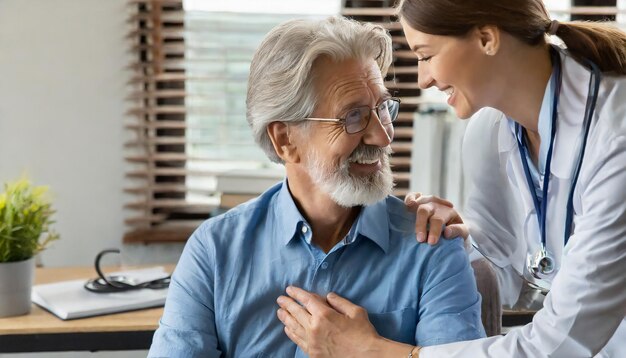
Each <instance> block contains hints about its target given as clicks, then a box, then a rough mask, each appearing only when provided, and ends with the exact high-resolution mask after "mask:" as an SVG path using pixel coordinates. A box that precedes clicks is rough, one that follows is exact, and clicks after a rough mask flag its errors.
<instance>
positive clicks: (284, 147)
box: [267, 122, 300, 163]
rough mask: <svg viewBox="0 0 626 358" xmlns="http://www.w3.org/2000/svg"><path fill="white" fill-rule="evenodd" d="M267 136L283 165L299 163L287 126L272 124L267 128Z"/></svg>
mask: <svg viewBox="0 0 626 358" xmlns="http://www.w3.org/2000/svg"><path fill="white" fill-rule="evenodd" d="M267 134H268V135H269V137H270V140H271V141H272V145H273V146H274V151H276V154H277V155H278V156H279V157H280V158H281V159H282V160H283V161H284V162H285V163H298V162H300V154H299V153H298V147H297V146H296V145H295V144H294V143H293V142H292V140H291V135H290V133H289V125H288V124H287V123H285V122H272V123H270V124H269V125H268V126H267Z"/></svg>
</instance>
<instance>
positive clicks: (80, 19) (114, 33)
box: [0, 0, 180, 266]
mask: <svg viewBox="0 0 626 358" xmlns="http://www.w3.org/2000/svg"><path fill="white" fill-rule="evenodd" d="M126 3H127V2H126V0H106V1H101V0H2V1H0V182H5V181H7V180H12V179H15V178H17V177H19V176H20V175H21V174H22V173H26V174H28V176H29V177H30V178H31V179H32V180H33V181H34V182H35V183H36V184H46V185H49V186H50V187H51V191H52V193H53V195H54V207H55V208H56V210H57V214H56V216H55V218H56V221H57V223H56V225H55V228H56V230H57V231H58V232H60V234H61V236H62V239H61V240H60V241H58V242H56V243H55V244H54V245H53V247H51V248H50V249H48V250H46V251H45V252H44V253H43V254H42V255H41V256H42V257H41V259H42V262H43V264H44V265H46V266H69V265H89V264H91V263H92V262H93V258H94V256H95V254H96V253H97V252H98V251H99V250H101V249H103V248H108V247H120V246H121V238H122V236H123V234H124V230H125V227H124V223H123V219H124V211H123V205H124V203H125V202H127V201H128V197H126V195H124V193H123V190H122V189H123V186H124V169H125V163H124V160H123V154H124V153H123V150H124V142H125V141H126V140H127V139H128V138H129V134H128V133H126V132H125V130H124V126H123V125H124V122H125V121H128V118H127V117H126V116H125V112H126V110H127V109H128V106H127V104H128V103H126V102H125V99H124V98H125V96H126V95H127V94H128V93H129V90H128V87H127V81H128V79H129V78H130V76H131V75H132V74H131V73H130V71H129V70H128V69H127V66H128V64H129V63H130V61H131V59H132V58H131V55H130V54H129V53H128V51H127V49H128V48H129V46H128V45H129V44H128V42H127V40H126V39H125V36H126V33H127V31H128V26H129V25H128V24H127V23H126V20H127V17H128V16H127V14H128V11H129V8H128V6H127V5H126ZM179 253H180V245H174V246H160V245H155V246H132V247H125V248H124V255H123V258H122V260H123V261H124V262H125V263H127V262H128V263H146V262H175V261H176V260H177V258H178V255H179Z"/></svg>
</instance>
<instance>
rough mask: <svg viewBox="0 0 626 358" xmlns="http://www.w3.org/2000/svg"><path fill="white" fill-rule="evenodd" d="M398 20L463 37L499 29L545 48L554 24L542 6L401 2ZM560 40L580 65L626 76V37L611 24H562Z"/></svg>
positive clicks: (503, 1) (534, 2) (458, 0)
mask: <svg viewBox="0 0 626 358" xmlns="http://www.w3.org/2000/svg"><path fill="white" fill-rule="evenodd" d="M397 13H398V17H400V18H402V19H404V21H406V23H407V24H409V25H410V26H411V27H412V28H414V29H415V30H417V31H420V32H424V33H427V34H431V35H444V36H458V37H460V36H464V35H465V34H467V33H468V32H469V31H470V30H471V29H473V28H474V27H476V26H483V25H495V26H497V27H498V28H500V29H501V30H502V31H505V32H507V33H509V34H511V35H512V36H514V37H516V38H517V39H519V40H520V41H522V42H524V43H526V44H528V45H531V46H534V45H539V44H543V43H545V34H546V33H547V32H548V30H549V29H550V25H551V24H552V21H551V20H550V15H549V14H548V11H547V10H546V8H545V7H544V5H543V1H542V0H499V1H492V0H402V1H401V2H400V4H399V5H398V9H397ZM554 35H556V36H558V37H559V38H560V39H561V40H563V42H564V43H565V45H566V46H567V48H568V51H569V52H570V54H571V55H572V57H574V58H575V59H576V60H577V61H578V62H581V63H583V64H585V61H584V59H589V60H591V61H593V62H594V63H595V64H597V65H598V67H599V68H600V70H601V71H602V72H605V73H609V74H618V75H626V33H624V32H623V31H621V30H619V29H618V28H616V27H614V26H611V25H609V24H602V23H592V22H581V21H571V22H564V23H559V26H558V28H557V29H556V32H555V33H554Z"/></svg>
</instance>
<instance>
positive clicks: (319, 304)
mask: <svg viewBox="0 0 626 358" xmlns="http://www.w3.org/2000/svg"><path fill="white" fill-rule="evenodd" d="M287 294H288V295H289V296H290V297H291V298H293V299H295V300H296V301H298V302H300V303H301V304H302V306H304V308H306V311H308V312H310V313H311V314H315V315H317V314H320V313H321V312H323V311H325V310H326V309H328V308H329V306H328V304H327V303H326V301H325V300H324V299H323V298H322V297H320V296H319V295H316V294H314V293H311V292H308V291H305V290H303V289H301V288H298V287H295V286H289V287H287ZM279 304H280V303H279ZM281 307H282V306H281ZM297 318H298V317H296V319H297Z"/></svg>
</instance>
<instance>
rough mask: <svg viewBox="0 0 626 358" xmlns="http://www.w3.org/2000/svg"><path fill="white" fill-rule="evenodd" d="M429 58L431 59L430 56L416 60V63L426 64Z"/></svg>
mask: <svg viewBox="0 0 626 358" xmlns="http://www.w3.org/2000/svg"><path fill="white" fill-rule="evenodd" d="M431 58H433V57H432V56H426V57H422V58H418V59H417V61H418V62H428V61H430V59H431Z"/></svg>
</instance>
